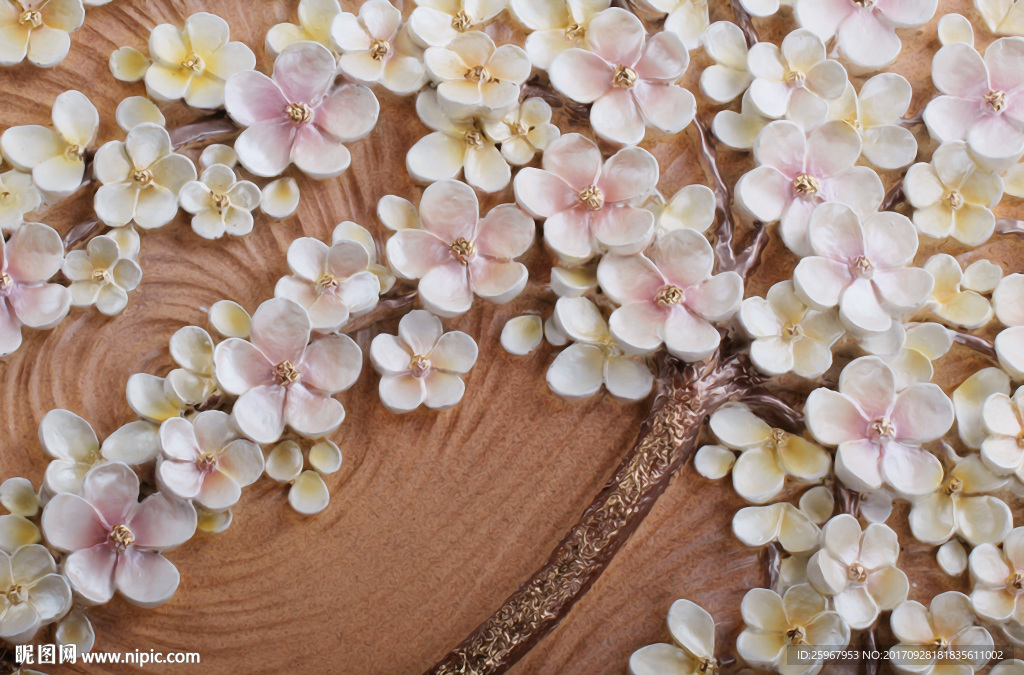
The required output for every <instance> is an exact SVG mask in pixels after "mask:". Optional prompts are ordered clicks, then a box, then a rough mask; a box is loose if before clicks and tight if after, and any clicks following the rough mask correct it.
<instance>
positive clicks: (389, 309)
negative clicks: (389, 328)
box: [341, 291, 418, 333]
mask: <svg viewBox="0 0 1024 675" xmlns="http://www.w3.org/2000/svg"><path fill="white" fill-rule="evenodd" d="M417 297H418V293H417V292H416V291H409V292H407V293H403V294H402V295H397V296H395V297H393V298H387V299H385V300H381V301H380V302H378V303H377V306H376V307H375V308H374V309H373V311H371V312H369V313H367V314H364V315H362V316H360V317H358V318H356V319H353V320H352V321H350V322H349V323H347V324H345V327H344V328H343V329H342V331H341V332H342V333H355V332H357V331H360V330H363V329H364V328H369V327H370V326H372V325H373V324H375V323H377V322H380V321H386V320H388V319H394V318H397V317H399V316H403V315H404V314H407V313H408V312H409V310H410V309H412V305H413V303H414V302H416V298H417Z"/></svg>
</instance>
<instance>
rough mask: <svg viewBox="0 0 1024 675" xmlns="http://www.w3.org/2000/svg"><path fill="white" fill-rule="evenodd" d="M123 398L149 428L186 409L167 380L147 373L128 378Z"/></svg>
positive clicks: (179, 414)
mask: <svg viewBox="0 0 1024 675" xmlns="http://www.w3.org/2000/svg"><path fill="white" fill-rule="evenodd" d="M125 397H126V398H127V399H128V405H129V407H131V409H132V410H134V411H135V413H136V414H137V415H138V416H139V417H141V418H143V420H148V423H151V426H156V425H159V424H160V423H161V422H163V421H165V420H169V419H171V418H172V417H180V416H181V415H182V414H184V412H185V409H186V408H187V407H188V404H186V403H185V402H184V401H183V400H182V399H181V398H180V397H179V396H178V395H177V393H176V392H175V391H174V387H173V386H172V384H171V381H170V380H169V379H168V378H166V377H157V376H156V375H150V374H149V373H135V374H133V375H132V376H131V377H129V378H128V385H127V387H126V388H125ZM122 461H123V460H122ZM129 463H131V462H129Z"/></svg>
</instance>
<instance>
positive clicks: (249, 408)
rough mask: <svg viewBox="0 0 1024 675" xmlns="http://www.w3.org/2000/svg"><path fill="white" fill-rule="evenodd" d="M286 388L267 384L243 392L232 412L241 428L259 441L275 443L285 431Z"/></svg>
mask: <svg viewBox="0 0 1024 675" xmlns="http://www.w3.org/2000/svg"><path fill="white" fill-rule="evenodd" d="M284 399H285V388H284V387H281V386H278V385H276V384H265V385H260V386H258V387H255V388H253V389H250V390H249V391H247V392H245V393H244V394H242V395H241V396H240V397H239V398H238V400H237V401H235V406H234V408H232V410H231V413H232V414H233V415H234V417H235V423H236V424H237V425H238V428H239V430H241V432H242V433H244V434H246V435H247V436H249V437H250V438H252V439H253V440H254V441H256V442H257V443H273V442H274V441H276V440H277V439H279V438H281V434H282V433H283V432H284Z"/></svg>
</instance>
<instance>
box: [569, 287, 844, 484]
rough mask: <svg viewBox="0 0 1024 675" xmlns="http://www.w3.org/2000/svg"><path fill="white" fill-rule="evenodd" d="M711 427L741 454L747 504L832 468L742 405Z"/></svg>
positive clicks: (727, 409) (725, 409) (740, 479)
mask: <svg viewBox="0 0 1024 675" xmlns="http://www.w3.org/2000/svg"><path fill="white" fill-rule="evenodd" d="M559 302H562V301H561V300H560V301H559ZM710 425H711V431H712V432H713V433H714V434H715V436H717V437H718V440H720V441H721V442H722V444H723V445H725V446H726V447H728V448H731V449H733V450H739V451H740V456H739V459H737V460H736V465H735V466H734V467H733V469H732V481H733V487H734V488H735V489H736V492H737V494H739V495H740V496H741V497H743V498H744V499H746V500H747V501H748V502H753V503H755V504H764V503H765V502H768V501H769V500H771V499H773V498H774V497H775V496H777V495H778V494H779V493H780V492H782V488H783V487H784V486H785V484H786V477H787V476H788V477H792V478H794V479H796V480H797V481H799V482H801V483H814V482H817V481H819V480H821V479H822V478H823V477H824V476H825V475H826V474H828V472H829V469H830V468H831V465H832V463H831V458H830V456H829V453H827V452H826V451H825V450H823V449H822V448H820V447H818V446H817V445H815V444H814V443H811V442H810V441H808V440H806V439H805V438H803V437H801V436H795V435H793V434H790V433H788V432H785V431H783V430H782V429H773V428H772V427H771V426H769V425H768V424H767V423H765V422H764V421H763V420H762V419H761V418H759V417H757V416H756V415H755V414H754V413H753V412H751V411H750V408H748V407H747V406H746V405H744V404H742V403H731V404H727V405H724V406H722V407H721V408H719V409H718V410H717V411H716V412H715V414H713V415H712V416H711V421H710Z"/></svg>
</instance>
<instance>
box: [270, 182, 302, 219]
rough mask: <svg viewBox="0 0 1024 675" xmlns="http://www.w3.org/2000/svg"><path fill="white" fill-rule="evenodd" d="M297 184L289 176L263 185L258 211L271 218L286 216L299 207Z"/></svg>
mask: <svg viewBox="0 0 1024 675" xmlns="http://www.w3.org/2000/svg"><path fill="white" fill-rule="evenodd" d="M299 196H300V195H299V184H298V183H296V182H295V179H294V178H292V177H291V176H285V177H284V178H278V179H277V180H272V181H270V182H269V183H267V184H266V185H264V186H263V192H262V194H261V195H260V211H262V212H263V213H265V214H266V215H268V216H270V217H271V218H287V217H288V216H290V215H292V214H293V213H295V209H297V208H299Z"/></svg>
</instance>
